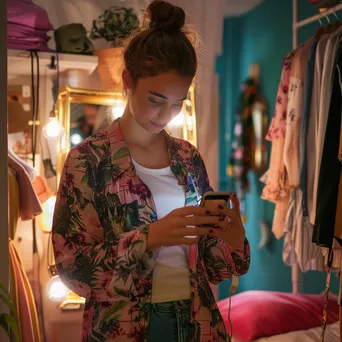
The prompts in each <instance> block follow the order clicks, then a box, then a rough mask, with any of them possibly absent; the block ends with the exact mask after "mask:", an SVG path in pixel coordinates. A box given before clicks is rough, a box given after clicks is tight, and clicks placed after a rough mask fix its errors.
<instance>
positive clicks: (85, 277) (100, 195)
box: [52, 120, 250, 342]
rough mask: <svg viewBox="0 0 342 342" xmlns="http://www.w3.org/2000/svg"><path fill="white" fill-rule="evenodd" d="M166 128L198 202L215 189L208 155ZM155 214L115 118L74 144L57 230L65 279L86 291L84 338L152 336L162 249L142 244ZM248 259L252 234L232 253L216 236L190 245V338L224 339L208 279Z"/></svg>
mask: <svg viewBox="0 0 342 342" xmlns="http://www.w3.org/2000/svg"><path fill="white" fill-rule="evenodd" d="M165 135H166V137H167V141H168V148H169V155H170V162H171V169H172V171H173V173H174V174H175V176H176V177H177V179H178V181H179V184H180V185H182V186H183V187H184V190H185V193H186V205H197V204H198V203H199V201H200V199H201V195H202V194H203V193H204V192H206V191H208V190H210V186H209V182H208V177H207V173H206V169H205V166H204V163H203V160H202V158H201V156H200V154H199V152H198V151H197V150H196V149H195V148H194V147H193V146H192V145H191V144H189V143H188V142H186V141H183V140H179V139H175V138H172V137H170V136H168V135H167V134H166V133H165ZM156 220H157V215H156V209H155V207H154V203H153V198H152V195H151V192H150V190H149V189H148V187H147V186H146V185H145V184H144V183H143V182H142V181H141V180H140V179H139V178H138V176H137V174H136V172H135V168H134V166H133V163H132V160H131V158H130V154H129V150H128V147H127V145H126V143H125V141H124V138H123V135H122V133H121V130H120V126H119V121H118V120H116V121H114V123H113V124H112V125H111V127H110V128H109V129H108V131H103V132H100V133H98V134H96V135H95V136H93V137H91V138H88V139H86V140H85V141H83V142H82V143H81V144H79V145H77V146H76V147H75V148H73V149H72V150H71V151H70V153H69V155H68V157H67V160H66V162H65V165H64V170H63V174H62V177H61V181H60V186H59V191H58V196H57V202H56V207H55V214H54V220H53V228H52V234H53V246H54V252H55V260H56V265H57V268H58V272H59V275H60V277H61V279H62V281H63V282H64V283H65V284H66V285H67V286H68V287H69V288H70V289H71V290H72V291H74V292H75V293H77V294H78V295H80V296H82V297H85V298H86V304H85V310H84V320H83V328H82V341H83V342H93V341H136V342H143V341H147V335H148V317H149V304H150V300H151V294H152V276H153V268H154V263H155V260H156V258H157V256H158V249H155V250H153V251H151V250H150V251H146V250H145V246H146V239H147V232H148V228H149V224H151V223H152V222H154V221H156ZM249 263H250V249H249V244H248V241H247V240H245V243H244V245H243V246H242V247H241V249H240V250H237V251H235V252H234V253H230V251H229V249H228V246H227V244H226V243H225V242H224V241H223V240H221V239H218V238H209V237H203V238H201V240H200V241H199V243H198V245H193V246H191V247H190V249H189V270H190V281H191V289H192V292H191V298H192V314H191V316H192V317H191V326H190V331H191V339H190V340H191V341H193V342H209V341H226V330H225V325H224V323H223V320H222V317H221V315H220V312H219V310H218V308H217V305H216V302H215V298H214V296H213V294H212V292H211V288H210V286H209V282H211V283H213V284H218V283H219V282H221V281H222V280H225V279H227V278H230V277H231V276H232V275H233V274H238V275H242V274H244V273H246V272H247V270H248V268H249Z"/></svg>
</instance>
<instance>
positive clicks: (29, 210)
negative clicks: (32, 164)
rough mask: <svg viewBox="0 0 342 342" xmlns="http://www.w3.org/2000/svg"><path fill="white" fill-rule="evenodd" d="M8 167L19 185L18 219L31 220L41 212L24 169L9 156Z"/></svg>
mask: <svg viewBox="0 0 342 342" xmlns="http://www.w3.org/2000/svg"><path fill="white" fill-rule="evenodd" d="M8 165H9V167H10V168H11V169H12V170H13V171H14V172H15V174H16V179H17V182H18V183H19V212H20V218H21V220H22V221H27V220H32V219H33V218H34V217H35V216H37V215H39V214H41V213H42V212H43V209H42V207H41V205H40V202H39V199H38V197H37V195H36V193H35V191H34V189H33V187H32V183H31V181H30V179H29V177H28V175H27V173H26V171H25V169H24V168H23V167H22V166H21V165H20V164H19V163H18V162H17V161H16V160H14V159H13V158H12V157H11V156H10V155H8Z"/></svg>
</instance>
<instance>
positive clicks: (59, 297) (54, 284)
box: [48, 275, 69, 302]
mask: <svg viewBox="0 0 342 342" xmlns="http://www.w3.org/2000/svg"><path fill="white" fill-rule="evenodd" d="M68 293H69V289H68V288H67V287H66V286H65V285H64V284H63V283H62V281H61V279H60V278H59V276H58V275H56V276H54V277H52V278H51V279H50V280H49V282H48V297H49V299H50V300H51V301H53V302H63V300H65V298H66V297H67V295H68Z"/></svg>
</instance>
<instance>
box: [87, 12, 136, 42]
mask: <svg viewBox="0 0 342 342" xmlns="http://www.w3.org/2000/svg"><path fill="white" fill-rule="evenodd" d="M138 25H139V21H138V17H137V15H136V14H135V12H134V10H133V8H125V7H117V6H113V7H110V8H108V9H106V10H105V11H104V12H103V13H102V14H101V15H100V16H99V17H98V18H97V19H95V20H93V25H92V29H91V33H90V38H91V39H98V38H104V39H105V40H106V41H107V42H109V43H110V44H111V45H112V47H120V46H121V45H122V40H123V39H125V38H126V37H128V36H129V35H130V34H131V32H132V31H134V30H136V29H137V28H138Z"/></svg>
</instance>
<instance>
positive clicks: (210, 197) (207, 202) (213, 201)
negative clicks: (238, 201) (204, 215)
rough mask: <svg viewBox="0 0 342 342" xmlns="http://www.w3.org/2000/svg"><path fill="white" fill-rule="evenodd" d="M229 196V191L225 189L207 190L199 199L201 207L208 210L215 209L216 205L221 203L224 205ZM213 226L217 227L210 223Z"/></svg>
mask: <svg viewBox="0 0 342 342" xmlns="http://www.w3.org/2000/svg"><path fill="white" fill-rule="evenodd" d="M230 196H231V192H226V191H208V192H206V193H205V194H204V195H203V197H202V200H201V204H200V205H201V207H203V208H205V209H208V211H213V212H215V211H217V207H218V206H219V205H221V206H222V207H226V206H227V204H228V202H229V199H230ZM211 227H213V228H219V227H218V226H216V225H212V226H211Z"/></svg>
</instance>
